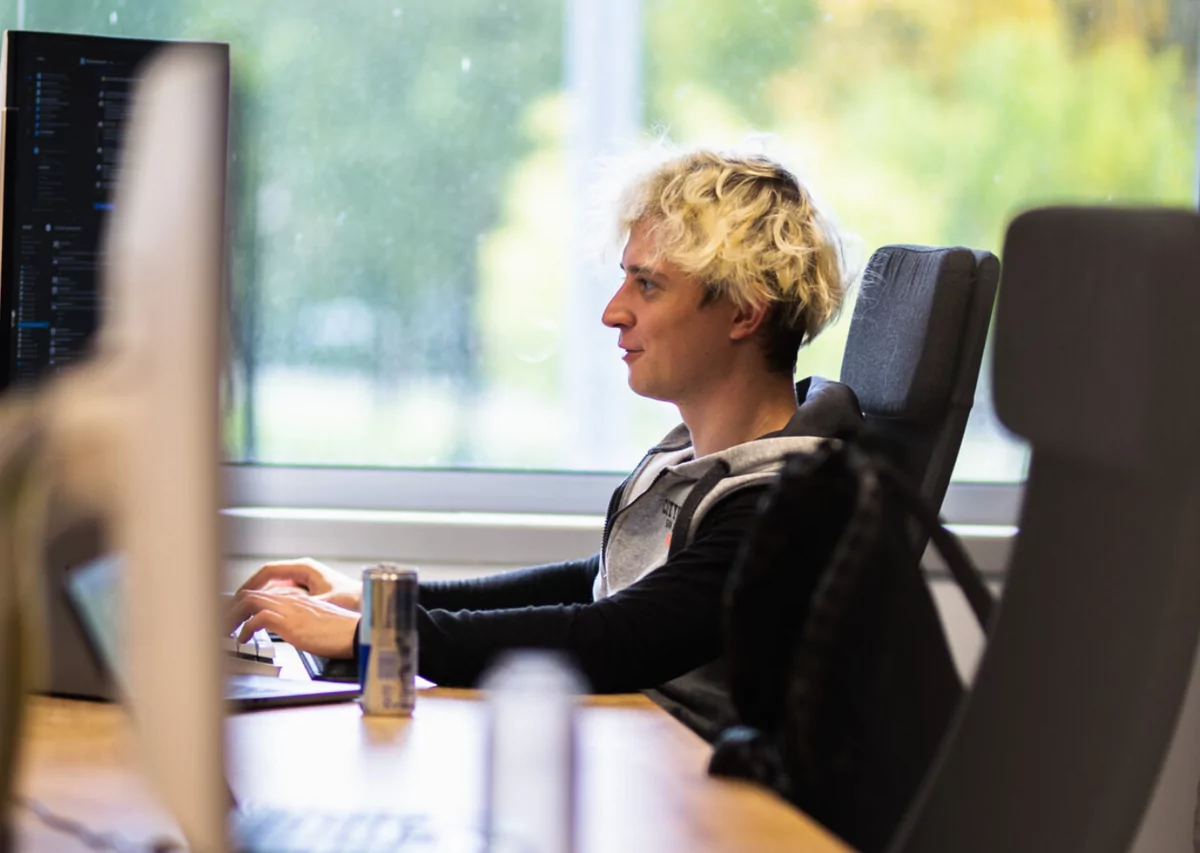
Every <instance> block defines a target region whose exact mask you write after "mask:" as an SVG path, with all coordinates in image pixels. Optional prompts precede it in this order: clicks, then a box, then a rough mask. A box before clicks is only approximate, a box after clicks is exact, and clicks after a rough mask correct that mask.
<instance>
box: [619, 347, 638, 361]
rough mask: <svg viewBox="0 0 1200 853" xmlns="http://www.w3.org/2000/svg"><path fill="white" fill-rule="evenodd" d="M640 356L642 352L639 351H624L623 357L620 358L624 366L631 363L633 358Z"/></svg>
mask: <svg viewBox="0 0 1200 853" xmlns="http://www.w3.org/2000/svg"><path fill="white" fill-rule="evenodd" d="M641 354H642V350H640V349H627V350H625V355H623V356H621V360H622V361H624V362H625V363H626V364H628V363H629V362H631V361H633V360H634V359H635V358H637V357H639V356H640V355H641Z"/></svg>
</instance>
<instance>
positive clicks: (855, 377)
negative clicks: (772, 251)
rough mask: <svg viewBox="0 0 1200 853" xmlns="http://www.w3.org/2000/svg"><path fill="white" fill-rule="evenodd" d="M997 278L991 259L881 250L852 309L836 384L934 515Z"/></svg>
mask: <svg viewBox="0 0 1200 853" xmlns="http://www.w3.org/2000/svg"><path fill="white" fill-rule="evenodd" d="M999 275H1000V262H999V261H998V260H997V259H996V256H995V255H993V254H992V253H991V252H982V251H972V250H971V249H964V248H961V247H960V248H931V247H926V246H884V247H883V248H881V249H879V251H877V252H875V254H873V255H872V256H871V259H870V261H868V262H867V269H866V272H865V273H864V274H863V280H862V285H861V288H860V290H859V295H858V301H857V302H856V303H855V305H854V316H853V318H852V320H851V322H850V336H849V338H848V339H847V341H846V355H845V358H844V359H843V361H842V375H841V380H842V382H844V383H846V384H847V385H849V386H850V387H851V388H853V389H854V391H855V392H856V393H857V394H858V399H859V402H860V403H861V404H862V407H863V413H864V414H865V415H866V419H867V423H868V424H870V425H871V427H872V428H873V429H874V430H875V431H876V432H877V433H880V434H882V436H883V438H884V439H885V440H886V441H887V442H888V443H889V444H891V445H893V446H894V448H895V449H896V450H897V451H898V456H899V458H898V460H897V461H898V462H899V464H900V465H901V467H902V468H903V469H904V470H905V471H907V472H908V473H909V474H910V475H911V477H912V481H913V483H914V485H916V486H918V488H919V489H920V491H921V494H922V495H923V496H924V497H925V498H926V499H927V500H928V501H929V503H930V505H931V506H933V507H934V508H935V509H936V508H937V507H940V506H941V505H942V499H943V498H944V497H945V496H946V488H947V486H948V485H949V484H950V474H951V472H952V471H953V470H954V461H955V459H957V458H958V449H959V447H960V446H961V445H962V439H963V432H964V431H965V430H966V426H967V416H968V415H969V414H970V412H971V404H972V402H974V399H975V383H976V380H977V379H978V378H979V364H980V362H981V361H982V359H983V345H984V342H985V341H986V340H987V332H988V323H989V321H990V320H991V316H992V304H993V303H994V302H995V299H996V281H997V279H998V278H999Z"/></svg>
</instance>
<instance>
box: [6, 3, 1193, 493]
mask: <svg viewBox="0 0 1200 853" xmlns="http://www.w3.org/2000/svg"><path fill="white" fill-rule="evenodd" d="M1196 18H1197V6H1196V4H1195V3H1194V2H1190V0H1001V2H996V0H988V2H985V0H903V2H895V0H887V2H885V0H772V2H770V3H767V2H746V0H699V2H696V0H459V2H456V3H428V2H413V0H389V1H388V2H375V0H352V2H347V3H344V4H338V5H337V6H333V5H330V4H328V3H326V2H317V0H292V2H289V3H245V2H241V0H107V2H100V0H93V2H79V0H18V2H17V3H16V7H15V9H14V8H12V7H10V8H9V9H8V10H5V11H4V12H3V13H2V14H0V19H2V20H3V21H4V22H6V23H8V24H10V25H11V24H13V23H16V24H17V25H20V26H25V27H27V28H31V29H57V30H66V31H78V32H91V33H98V34H113V35H131V36H147V37H183V38H206V39H220V40H226V41H229V42H230V43H231V44H232V49H233V62H234V83H235V107H234V108H235V114H234V134H235V136H234V141H235V149H234V150H235V152H236V153H235V157H234V160H233V164H232V165H233V169H234V174H235V178H236V181H237V183H236V186H237V188H238V190H237V193H236V194H235V196H234V197H233V199H232V207H231V209H232V211H233V213H234V215H235V225H234V229H235V230H234V239H233V269H232V272H233V281H234V288H235V328H234V332H235V338H236V359H235V365H234V367H235V370H234V374H235V383H234V387H235V389H236V391H235V393H234V395H233V397H232V405H231V406H230V408H229V415H228V424H227V435H228V447H229V454H230V458H231V459H232V460H233V461H238V462H248V463H267V464H279V465H291V466H300V465H303V466H355V467H369V468H374V467H391V466H395V467H404V468H416V469H446V468H450V469H480V470H492V469H501V470H505V471H510V472H512V471H542V472H546V471H563V472H588V471H609V472H612V471H624V470H628V469H629V468H630V467H631V466H632V465H633V464H634V463H635V462H636V460H637V459H638V458H640V456H641V454H642V453H643V451H644V449H645V448H646V447H648V446H649V445H650V444H652V443H653V442H654V441H655V440H657V439H658V438H659V437H660V436H661V435H662V434H663V433H664V432H665V431H666V430H667V429H668V428H669V427H670V426H672V425H673V424H674V423H675V421H676V413H675V412H674V410H673V409H672V408H671V407H668V406H664V405H662V404H657V403H653V402H649V401H645V400H641V399H639V398H636V397H635V396H634V395H633V394H632V393H631V392H630V391H629V390H628V389H627V388H626V387H625V381H624V367H623V365H622V364H621V362H620V360H619V357H618V355H619V353H618V350H617V348H616V345H615V344H616V339H615V335H614V333H613V332H612V331H611V330H607V329H605V328H604V327H603V326H602V325H601V324H600V321H599V316H600V312H601V309H602V307H603V305H604V303H605V301H606V300H607V298H608V296H609V295H610V292H611V290H612V289H613V288H615V286H616V283H617V280H618V276H617V268H616V258H615V257H613V258H611V259H607V260H603V261H601V260H597V259H595V258H594V257H592V256H591V254H590V253H589V252H588V251H587V247H588V246H589V245H590V240H589V238H590V237H591V236H592V235H591V234H590V233H589V228H590V226H589V223H588V221H587V220H586V219H585V218H584V216H583V215H582V212H583V211H584V210H586V208H587V200H588V198H589V196H590V194H589V187H588V180H589V174H590V172H589V164H591V163H592V162H594V160H595V158H596V157H598V156H601V155H604V154H605V153H607V152H610V151H611V150H613V148H614V147H615V146H618V145H619V144H621V143H623V142H625V141H627V140H629V139H631V138H635V137H637V136H639V135H642V134H645V133H647V132H653V131H655V130H656V129H665V130H667V131H668V132H669V134H670V136H671V137H672V138H673V139H674V140H675V141H677V142H680V143H683V144H689V143H694V142H704V141H714V142H716V143H718V144H729V143H736V142H738V141H739V140H741V139H742V138H744V137H745V136H746V135H747V134H748V133H751V132H764V131H765V132H768V133H770V134H773V135H774V137H773V139H772V140H770V141H769V142H768V143H767V144H768V146H769V148H768V150H769V151H770V152H771V153H775V154H778V155H780V156H782V157H783V158H784V159H785V160H786V161H787V162H788V163H789V164H791V165H793V166H795V167H796V169H797V171H798V172H799V174H800V175H801V177H802V179H804V180H806V182H808V183H809V184H810V186H811V187H812V188H813V189H814V190H815V191H816V192H817V193H818V195H819V196H820V197H821V198H823V199H824V200H825V202H826V203H827V205H828V207H829V208H830V210H831V211H832V212H833V213H834V214H835V216H836V218H837V219H838V221H839V222H840V223H841V224H842V226H843V227H844V228H845V229H846V232H847V234H848V235H849V238H850V245H851V247H852V249H853V253H854V255H855V256H856V258H857V260H858V262H859V263H860V264H862V263H865V260H866V257H867V256H868V255H869V253H870V251H871V250H872V249H873V248H875V247H877V246H879V245H883V244H886V243H900V242H913V243H925V244H963V245H967V246H972V247H976V248H988V249H991V250H992V251H995V252H997V253H999V250H1000V248H1001V244H1002V240H1003V233H1004V228H1005V226H1006V224H1007V222H1008V221H1009V220H1010V219H1011V218H1012V216H1013V215H1015V214H1016V213H1017V212H1019V211H1020V210H1022V209H1024V208H1027V207H1031V206H1034V205H1039V204H1044V203H1052V202H1112V203H1131V202H1153V203H1161V204H1179V205H1192V204H1194V191H1195V187H1196V184H1197V177H1196V140H1195V136H1196V134H1195V125H1196V108H1195V98H1196V73H1197V62H1196V45H1197V20H1196ZM849 314H850V310H849V308H848V309H847V311H846V312H845V315H844V319H845V320H848V318H849ZM847 325H848V324H847V323H846V322H843V323H842V324H840V325H839V326H837V327H835V328H832V329H830V330H828V331H827V332H825V333H824V334H823V335H822V336H821V337H820V338H818V340H817V341H816V342H815V344H814V345H813V346H812V347H811V348H809V349H807V350H806V351H802V353H801V363H800V367H799V371H800V373H801V375H805V374H808V373H818V374H823V375H832V376H836V375H837V371H838V368H839V364H840V359H841V348H842V346H843V344H844V341H845V334H846V330H847ZM989 386H990V382H989V375H988V372H987V369H986V366H985V371H984V374H983V376H982V377H981V382H980V391H979V397H978V400H977V405H976V409H975V413H974V416H973V418H972V421H971V424H970V426H969V429H968V434H967V438H966V441H965V443H964V447H963V451H962V455H961V457H960V462H959V466H958V471H957V474H956V476H957V478H958V479H959V480H961V481H977V482H1008V483H1012V482H1018V481H1020V480H1021V479H1022V478H1023V474H1024V464H1025V455H1024V452H1023V450H1022V449H1021V447H1020V446H1019V445H1018V444H1016V443H1015V442H1013V441H1012V440H1010V439H1009V438H1008V437H1007V436H1006V435H1005V433H1004V431H1003V429H1002V428H1001V427H1000V425H999V424H998V423H997V420H996V418H995V416H994V413H993V412H992V409H991V406H990V388H989ZM421 482H428V481H427V480H422V481H421ZM602 506H603V504H600V505H599V506H597V507H596V510H597V511H598V510H599V509H601V508H602Z"/></svg>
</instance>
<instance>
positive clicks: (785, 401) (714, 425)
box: [679, 374, 797, 457]
mask: <svg viewBox="0 0 1200 853" xmlns="http://www.w3.org/2000/svg"><path fill="white" fill-rule="evenodd" d="M796 408H797V405H796V388H795V386H794V385H793V384H792V381H791V378H790V377H787V376H783V375H781V374H780V375H776V374H768V375H765V376H760V377H758V378H757V379H756V380H751V381H745V380H744V379H741V378H738V379H737V380H733V379H731V380H730V381H729V382H727V383H725V384H724V387H722V388H719V389H715V390H714V391H711V392H710V393H708V394H706V395H705V396H704V397H703V398H702V399H696V400H690V401H687V402H681V403H679V414H680V415H681V416H682V418H683V422H684V423H685V424H686V425H687V428H688V431H689V432H690V433H691V434H692V447H693V448H694V449H695V453H696V456H697V457H700V456H707V455H708V454H710V453H718V452H720V451H722V450H726V449H728V448H730V447H733V446H734V445H738V444H744V443H745V442H747V441H753V440H754V439H756V438H759V437H760V436H763V435H766V434H767V433H771V432H777V431H779V430H781V429H783V428H784V427H785V426H787V423H788V421H789V420H791V418H792V415H794V414H795V413H796Z"/></svg>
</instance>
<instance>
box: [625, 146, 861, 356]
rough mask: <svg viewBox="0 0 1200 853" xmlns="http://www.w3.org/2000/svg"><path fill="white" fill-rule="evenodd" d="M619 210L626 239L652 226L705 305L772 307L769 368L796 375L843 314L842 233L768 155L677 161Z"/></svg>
mask: <svg viewBox="0 0 1200 853" xmlns="http://www.w3.org/2000/svg"><path fill="white" fill-rule="evenodd" d="M617 213H618V217H619V226H620V231H621V235H622V237H627V236H628V235H629V232H630V231H631V230H632V229H633V226H634V225H636V224H638V223H639V222H644V223H647V224H649V225H650V227H651V228H652V230H653V233H654V236H655V243H656V246H657V248H658V252H659V254H660V255H661V257H662V258H663V259H666V260H670V261H671V262H673V263H675V264H677V265H678V266H679V267H680V268H682V269H683V270H684V271H685V272H687V273H689V274H692V275H695V276H696V277H698V278H699V279H700V280H701V281H702V282H703V283H704V287H705V290H706V295H705V299H706V300H712V299H717V298H720V297H723V296H724V297H728V298H729V299H731V300H732V301H733V302H734V303H735V304H736V305H738V306H739V307H742V308H751V309H757V308H763V307H766V308H768V309H770V310H769V312H768V315H767V316H768V321H767V329H766V335H765V343H766V354H767V359H768V363H769V364H770V366H771V367H772V369H776V370H780V371H783V370H787V371H789V372H790V371H792V370H794V369H795V363H796V352H797V350H798V349H799V348H800V346H801V345H802V344H804V343H806V342H807V341H809V340H811V339H812V338H813V337H815V336H816V335H817V333H819V332H820V331H821V330H822V329H824V328H825V327H826V326H827V325H828V324H829V323H830V322H831V321H832V320H833V319H834V318H835V317H836V316H837V313H838V311H839V309H840V308H841V305H842V298H843V295H844V292H845V275H844V273H843V265H842V253H841V247H840V245H839V243H838V240H837V236H836V234H835V232H834V230H833V228H832V226H831V224H830V223H828V222H827V221H826V219H825V217H824V216H822V214H821V213H820V212H819V211H818V210H817V208H816V205H815V204H814V202H813V199H812V197H811V195H810V194H809V192H808V191H807V190H806V189H805V188H804V187H803V186H802V185H801V184H800V182H799V181H798V180H797V179H796V177H795V176H794V175H793V174H792V173H791V172H789V171H788V170H787V169H785V168H784V167H783V166H781V165H779V164H778V163H776V162H774V161H772V160H769V159H767V158H766V157H762V156H757V155H749V156H742V155H730V154H720V153H717V152H715V151H708V150H700V151H694V152H691V153H688V154H684V155H682V156H678V157H675V158H673V159H671V160H668V161H667V162H665V163H662V164H660V165H658V166H657V167H656V168H654V169H653V170H652V171H651V172H649V173H648V174H646V175H644V176H643V177H642V178H641V179H640V180H637V181H635V182H634V183H633V184H631V185H630V186H628V187H627V188H626V189H625V191H624V192H623V193H622V195H621V197H620V199H619V201H618V211H617Z"/></svg>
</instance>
